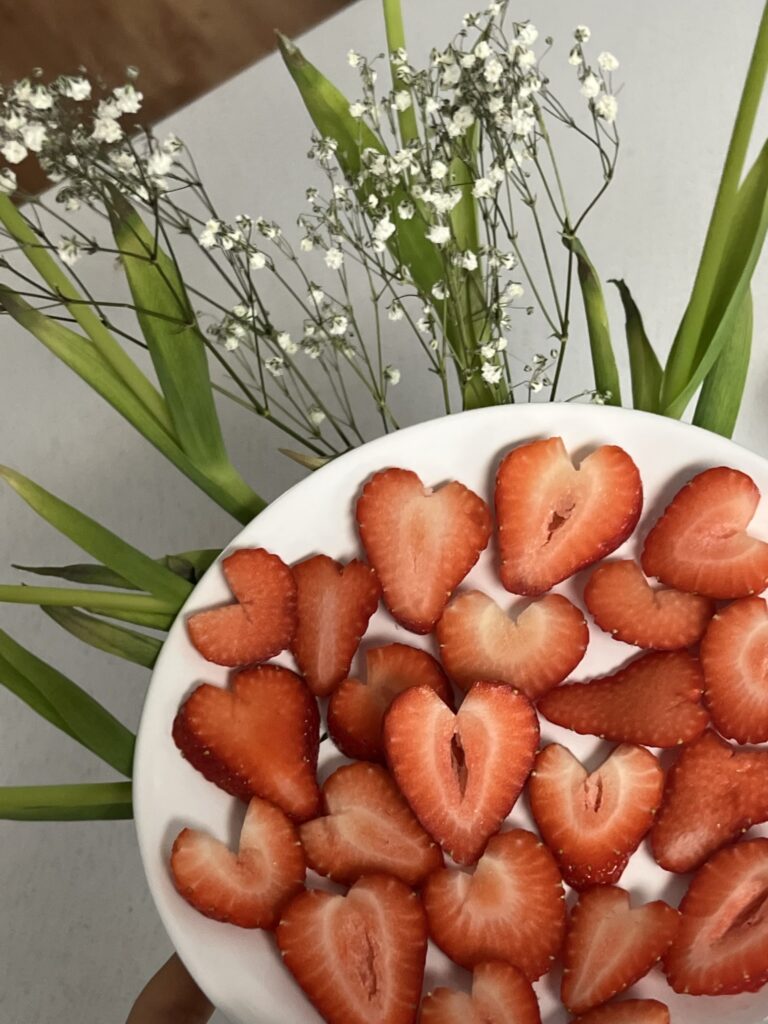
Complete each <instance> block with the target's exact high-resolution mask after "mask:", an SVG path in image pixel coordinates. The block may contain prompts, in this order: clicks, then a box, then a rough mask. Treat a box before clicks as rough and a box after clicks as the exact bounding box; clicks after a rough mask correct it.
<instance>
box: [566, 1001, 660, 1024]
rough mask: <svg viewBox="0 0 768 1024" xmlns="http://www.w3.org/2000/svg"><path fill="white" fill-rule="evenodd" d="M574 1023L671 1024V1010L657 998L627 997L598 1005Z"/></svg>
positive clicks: (573, 1023)
mask: <svg viewBox="0 0 768 1024" xmlns="http://www.w3.org/2000/svg"><path fill="white" fill-rule="evenodd" d="M572 1024H669V1010H668V1009H667V1007H666V1006H665V1005H664V1003H660V1002H658V1000H656V999H625V1000H624V1002H621V1003H609V1004H608V1005H607V1006H598V1007H596V1008H595V1009H594V1010H590V1011H589V1013H585V1014H584V1016H583V1017H577V1018H576V1020H574V1021H573V1022H572Z"/></svg>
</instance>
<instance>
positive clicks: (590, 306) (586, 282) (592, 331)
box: [563, 235, 621, 405]
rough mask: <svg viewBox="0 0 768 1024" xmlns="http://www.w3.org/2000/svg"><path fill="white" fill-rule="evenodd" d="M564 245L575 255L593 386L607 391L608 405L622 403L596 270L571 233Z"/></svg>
mask: <svg viewBox="0 0 768 1024" xmlns="http://www.w3.org/2000/svg"><path fill="white" fill-rule="evenodd" d="M563 242H564V243H565V246H566V248H568V249H570V251H571V252H572V253H573V254H574V256H575V257H576V261H577V264H578V269H579V284H580V285H581V296H582V299H583V300H584V312H585V314H586V317H587V331H588V333H589V347H590V349H591V351H592V367H593V370H594V374H595V387H596V389H597V390H598V391H599V392H601V394H610V398H608V399H607V404H608V405H621V387H620V385H619V371H618V368H617V366H616V358H615V356H614V354H613V346H612V344H611V329H610V326H609V324H608V311H607V310H606V308H605V298H604V297H603V288H602V285H601V284H600V278H599V277H598V274H597V271H596V270H595V268H594V266H593V265H592V263H591V261H590V259H589V257H588V256H587V253H586V250H585V249H584V246H583V245H582V244H581V242H580V241H579V239H578V238H575V237H574V236H573V235H567V236H564V237H563Z"/></svg>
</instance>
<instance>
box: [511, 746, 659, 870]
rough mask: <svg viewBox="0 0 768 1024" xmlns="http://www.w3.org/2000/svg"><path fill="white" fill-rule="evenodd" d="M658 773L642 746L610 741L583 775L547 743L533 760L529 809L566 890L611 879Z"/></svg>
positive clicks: (645, 818)
mask: <svg viewBox="0 0 768 1024" xmlns="http://www.w3.org/2000/svg"><path fill="white" fill-rule="evenodd" d="M663 788H664V772H663V770H662V768H661V765H660V764H659V762H658V761H657V760H656V758H655V757H654V756H653V754H652V753H651V752H650V751H649V750H646V749H645V748H644V747H633V746H631V745H630V744H627V743H623V744H622V745H621V746H620V747H615V748H614V749H613V750H612V751H611V753H610V755H609V756H608V757H607V758H606V759H605V761H603V763H602V764H601V765H600V767H599V768H596V769H595V770H594V771H593V772H591V773H590V774H587V770H586V769H585V768H584V766H583V765H582V764H581V762H580V761H578V760H577V759H576V758H575V757H574V756H573V754H572V753H571V752H570V751H569V750H566V748H565V747H561V746H560V745H559V744H557V743H552V744H550V745H549V746H548V747H545V748H544V750H542V751H541V753H540V754H539V755H538V757H537V758H536V761H535V763H534V766H533V772H532V773H531V778H530V781H529V783H528V795H529V798H530V802H531V811H532V812H533V816H534V818H535V820H536V825H537V826H538V829H539V832H540V833H541V837H542V839H543V840H544V842H545V843H546V844H547V846H548V847H549V848H550V850H551V851H552V852H553V853H554V855H555V858H556V859H557V862H558V864H559V865H560V871H561V873H562V875H563V878H564V880H565V881H566V882H567V883H568V884H569V885H571V886H573V888H574V889H584V888H586V887H587V886H590V885H602V884H605V883H608V884H610V883H613V882H617V881H618V880H619V878H620V877H621V875H622V872H623V871H624V868H625V867H626V865H627V861H628V860H629V857H630V855H631V854H632V853H634V851H635V850H636V849H637V847H638V846H639V845H640V841H641V840H642V838H643V836H644V835H645V834H646V832H647V831H648V829H649V828H650V827H651V824H652V822H653V816H654V813H655V812H656V809H657V807H658V806H659V804H660V803H661V794H662V790H663Z"/></svg>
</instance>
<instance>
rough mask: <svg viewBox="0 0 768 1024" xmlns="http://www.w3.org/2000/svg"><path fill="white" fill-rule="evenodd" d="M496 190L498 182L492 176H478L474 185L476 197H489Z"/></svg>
mask: <svg viewBox="0 0 768 1024" xmlns="http://www.w3.org/2000/svg"><path fill="white" fill-rule="evenodd" d="M495 192H496V184H495V182H494V181H493V180H492V179H491V178H478V179H477V180H476V181H475V183H474V185H473V186H472V195H473V196H474V197H475V199H488V198H489V197H490V196H492V195H494V193H495Z"/></svg>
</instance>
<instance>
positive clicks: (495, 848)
mask: <svg viewBox="0 0 768 1024" xmlns="http://www.w3.org/2000/svg"><path fill="white" fill-rule="evenodd" d="M424 909H425V910H426V912H427V918H428V920H429V934H430V935H431V937H432V938H433V939H434V941H435V942H436V943H437V944H438V946H439V947H440V948H441V949H442V950H443V951H444V952H445V953H447V955H448V956H449V957H450V958H451V960H455V962H456V963H457V964H460V965H461V966H462V967H467V968H472V967H474V966H475V965H477V964H479V963H482V962H483V961H484V960H505V961H507V963H511V964H514V965H515V966H516V967H519V968H520V970H521V971H523V973H524V974H525V975H526V977H527V978H528V979H529V980H530V981H535V980H536V978H539V977H541V975H542V974H545V973H546V972H547V971H548V970H549V969H550V967H551V966H552V962H553V960H554V958H555V956H556V954H557V952H558V951H559V949H560V946H561V945H562V941H563V935H564V932H565V901H564V894H563V883H562V879H561V878H560V872H559V871H558V870H557V865H556V864H555V861H554V858H553V857H552V854H551V853H550V852H549V850H548V849H547V848H546V846H543V845H542V843H541V842H540V841H539V840H538V838H537V837H536V836H535V835H533V833H531V832H525V831H523V829H515V830H514V831H512V832H500V833H499V834H498V835H495V836H493V838H492V839H490V840H489V842H488V845H487V847H486V849H485V853H484V854H483V855H482V857H481V858H480V860H479V861H478V864H477V867H476V868H475V870H474V872H473V874H467V873H466V872H465V871H460V870H458V869H456V868H444V869H443V870H442V871H436V872H435V873H434V874H433V875H430V876H429V878H428V879H427V881H426V883H425V885H424Z"/></svg>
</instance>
